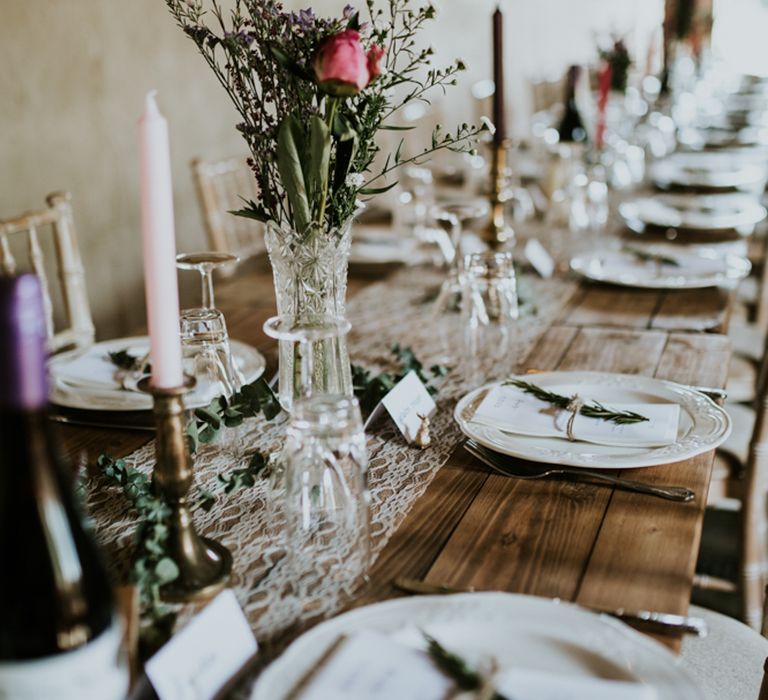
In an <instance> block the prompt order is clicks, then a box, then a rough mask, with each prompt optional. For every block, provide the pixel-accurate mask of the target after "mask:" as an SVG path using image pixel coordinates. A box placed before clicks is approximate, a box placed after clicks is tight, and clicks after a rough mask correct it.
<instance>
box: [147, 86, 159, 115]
mask: <svg viewBox="0 0 768 700" xmlns="http://www.w3.org/2000/svg"><path fill="white" fill-rule="evenodd" d="M156 97H157V90H150V91H149V92H148V93H147V96H146V97H145V98H144V112H145V113H146V114H150V115H152V116H155V115H158V116H159V115H160V110H159V109H158V107H157V100H156V99H155V98H156Z"/></svg>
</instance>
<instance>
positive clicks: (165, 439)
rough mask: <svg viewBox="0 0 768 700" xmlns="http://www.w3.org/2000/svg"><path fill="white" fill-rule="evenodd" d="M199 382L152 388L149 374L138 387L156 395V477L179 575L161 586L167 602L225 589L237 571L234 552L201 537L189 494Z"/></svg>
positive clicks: (153, 396)
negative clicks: (189, 419) (187, 401)
mask: <svg viewBox="0 0 768 700" xmlns="http://www.w3.org/2000/svg"><path fill="white" fill-rule="evenodd" d="M194 385H195V380H194V379H192V378H190V377H188V378H187V380H186V382H185V384H184V385H183V386H179V387H173V388H170V389H165V388H162V389H161V388H158V387H155V386H152V384H151V383H150V381H149V378H145V379H142V380H141V382H139V388H140V389H141V390H142V391H146V392H148V393H150V394H152V398H153V399H154V408H153V413H154V416H155V425H156V427H157V437H156V438H155V455H156V458H157V461H156V463H155V468H154V471H153V472H152V479H153V482H154V484H155V485H156V487H157V488H158V489H160V492H161V493H162V494H163V495H164V496H165V498H166V500H167V502H168V506H169V507H170V509H171V516H170V518H169V522H168V525H169V535H168V551H169V555H170V556H171V558H172V559H173V561H174V562H176V565H177V566H178V567H179V576H178V578H176V580H175V581H171V582H170V583H168V584H166V585H165V586H163V588H162V596H163V598H164V599H165V600H168V601H173V602H186V601H190V600H200V599H204V598H210V597H211V596H213V595H215V594H216V593H218V592H219V591H220V590H222V589H223V588H225V587H226V585H227V583H228V581H229V576H230V573H231V572H232V555H231V554H230V553H229V550H228V549H227V548H226V547H225V546H224V545H222V544H220V543H219V542H216V541H215V540H211V539H208V538H207V537H201V536H200V535H198V534H197V531H196V530H195V526H194V524H193V522H192V515H191V513H190V512H189V507H188V506H187V493H188V492H189V489H190V487H191V486H192V482H193V479H194V473H193V468H192V461H191V459H190V456H189V447H188V445H187V435H186V430H185V420H184V419H185V411H184V401H183V396H184V394H186V393H187V392H188V391H190V389H192V387H194Z"/></svg>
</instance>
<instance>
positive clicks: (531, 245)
mask: <svg viewBox="0 0 768 700" xmlns="http://www.w3.org/2000/svg"><path fill="white" fill-rule="evenodd" d="M523 255H525V259H526V260H527V261H528V262H529V263H530V264H531V267H533V269H534V270H536V272H538V273H539V275H540V276H541V277H543V278H544V279H549V278H550V277H552V274H553V273H554V271H555V261H554V260H553V259H552V256H551V255H550V254H549V253H548V252H547V249H546V248H545V247H544V246H543V245H541V243H539V241H537V240H536V239H535V238H529V239H528V242H527V243H526V244H525V249H524V250H523Z"/></svg>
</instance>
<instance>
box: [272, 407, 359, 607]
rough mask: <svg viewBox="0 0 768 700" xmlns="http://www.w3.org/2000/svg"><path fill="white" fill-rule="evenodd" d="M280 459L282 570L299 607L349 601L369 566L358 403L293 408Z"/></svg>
mask: <svg viewBox="0 0 768 700" xmlns="http://www.w3.org/2000/svg"><path fill="white" fill-rule="evenodd" d="M281 461H282V462H283V463H284V465H285V469H286V490H285V497H284V501H283V514H284V517H285V537H286V556H287V566H288V567H289V570H290V572H291V575H292V576H293V581H294V590H295V593H296V594H297V596H298V597H299V599H300V600H301V601H302V603H303V604H304V606H305V607H307V606H311V604H312V601H313V600H317V599H318V598H319V597H321V596H323V597H325V596H328V595H329V594H331V595H334V596H338V597H341V598H347V597H349V596H350V595H351V594H352V593H353V592H354V591H355V589H356V588H357V587H358V586H359V585H360V584H361V583H363V582H364V581H365V580H366V576H367V571H368V565H369V561H370V535H369V504H370V495H369V492H368V487H367V478H366V472H367V467H368V457H367V452H366V445H365V435H364V433H363V425H362V420H361V417H360V407H359V405H358V403H357V399H355V398H349V397H346V396H331V395H321V396H312V397H310V398H306V399H301V400H299V401H297V402H296V404H295V405H294V410H293V413H292V414H291V420H290V423H289V426H288V430H287V439H286V443H285V447H284V449H283V453H282V458H281Z"/></svg>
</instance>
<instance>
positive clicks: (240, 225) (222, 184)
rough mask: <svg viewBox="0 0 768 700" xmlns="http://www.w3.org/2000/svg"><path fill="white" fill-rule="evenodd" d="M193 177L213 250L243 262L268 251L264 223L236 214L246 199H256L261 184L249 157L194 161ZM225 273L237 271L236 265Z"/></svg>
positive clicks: (223, 270)
mask: <svg viewBox="0 0 768 700" xmlns="http://www.w3.org/2000/svg"><path fill="white" fill-rule="evenodd" d="M191 165H192V176H193V178H194V181H195V187H196V189H197V196H198V200H199V202H200V209H201V211H202V214H203V221H204V222H205V230H206V233H207V235H208V241H209V243H210V246H211V250H214V251H216V252H218V253H229V254H231V255H237V256H238V257H239V258H240V260H241V261H243V260H246V259H248V258H251V257H253V256H255V255H259V254H260V253H263V252H264V251H265V250H266V246H265V243H264V225H263V224H261V223H260V222H258V221H255V220H253V219H246V218H243V217H241V216H234V215H233V214H230V213H229V212H230V211H233V210H237V209H242V208H243V207H244V206H245V202H244V201H243V199H246V200H248V199H255V198H256V197H257V194H258V186H257V184H256V180H255V179H254V177H253V173H252V172H251V170H250V168H249V167H248V164H247V162H246V159H245V157H243V158H227V159H225V160H218V161H204V160H201V159H199V158H196V159H194V160H193V161H192V164H191ZM222 273H223V274H225V275H227V274H230V275H231V274H233V273H234V267H231V268H223V269H222Z"/></svg>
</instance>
